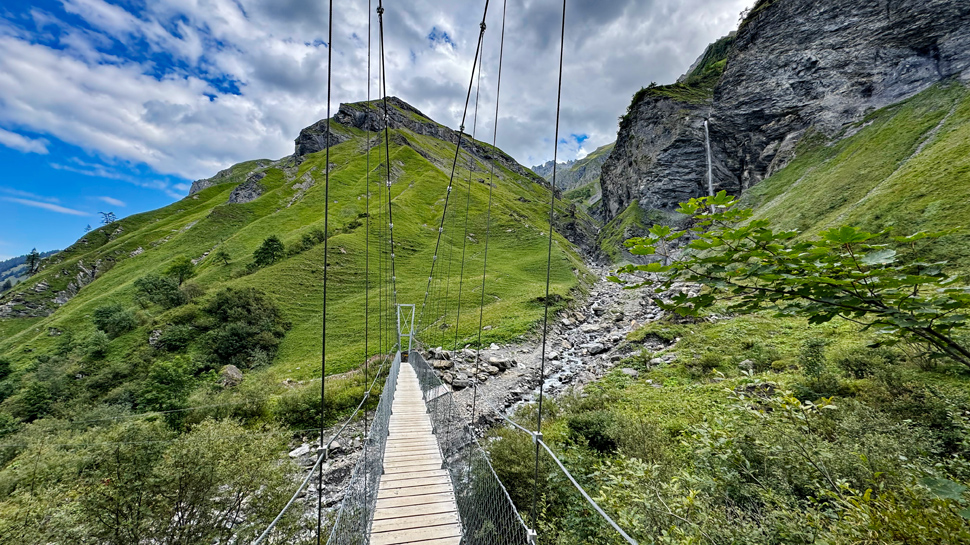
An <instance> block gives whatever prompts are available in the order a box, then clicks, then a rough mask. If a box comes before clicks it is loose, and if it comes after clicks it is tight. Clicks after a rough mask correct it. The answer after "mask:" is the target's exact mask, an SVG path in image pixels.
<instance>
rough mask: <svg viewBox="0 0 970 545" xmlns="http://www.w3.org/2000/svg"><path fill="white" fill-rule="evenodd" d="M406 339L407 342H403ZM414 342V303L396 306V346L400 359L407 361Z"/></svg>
mask: <svg viewBox="0 0 970 545" xmlns="http://www.w3.org/2000/svg"><path fill="white" fill-rule="evenodd" d="M405 341H407V344H405ZM413 342H414V305H398V306H397V346H398V349H399V350H400V351H401V361H408V354H410V353H411V348H412V347H413Z"/></svg>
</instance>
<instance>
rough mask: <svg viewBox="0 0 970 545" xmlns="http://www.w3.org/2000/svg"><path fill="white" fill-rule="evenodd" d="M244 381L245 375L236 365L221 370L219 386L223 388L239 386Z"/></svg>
mask: <svg viewBox="0 0 970 545" xmlns="http://www.w3.org/2000/svg"><path fill="white" fill-rule="evenodd" d="M242 380H243V373H242V371H240V370H239V368H238V367H236V366H235V365H226V366H224V367H223V368H222V369H220V370H219V385H220V386H222V387H223V388H232V387H233V386H238V385H239V384H240V383H241V382H242Z"/></svg>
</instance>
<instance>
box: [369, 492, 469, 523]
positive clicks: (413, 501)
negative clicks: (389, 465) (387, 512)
mask: <svg viewBox="0 0 970 545" xmlns="http://www.w3.org/2000/svg"><path fill="white" fill-rule="evenodd" d="M441 502H450V503H451V504H452V505H454V503H455V496H454V494H452V493H450V492H449V493H447V494H424V495H422V496H407V497H404V498H380V499H378V500H377V508H376V511H375V514H374V517H375V518H383V517H381V511H383V510H384V509H394V508H398V507H409V506H414V505H427V504H432V503H441Z"/></svg>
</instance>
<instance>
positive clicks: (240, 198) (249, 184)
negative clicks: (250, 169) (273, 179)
mask: <svg viewBox="0 0 970 545" xmlns="http://www.w3.org/2000/svg"><path fill="white" fill-rule="evenodd" d="M265 177H266V174H264V173H262V172H254V173H252V174H250V175H249V177H248V178H246V181H245V182H243V183H241V184H239V185H237V186H236V187H235V189H233V190H232V193H230V194H229V202H230V203H234V204H244V203H247V202H253V201H255V200H256V199H258V198H259V196H260V195H262V194H263V191H265V188H264V187H263V184H261V183H259V181H260V180H262V179H263V178H265Z"/></svg>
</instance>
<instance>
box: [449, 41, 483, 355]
mask: <svg viewBox="0 0 970 545" xmlns="http://www.w3.org/2000/svg"><path fill="white" fill-rule="evenodd" d="M481 50H482V51H481V56H482V58H481V59H479V64H478V84H477V85H476V86H475V115H473V116H472V138H471V141H472V142H474V141H475V133H476V132H477V131H478V100H479V98H480V97H481V93H482V64H483V63H484V62H485V61H484V57H485V36H482V47H481ZM474 166H475V155H474V154H472V153H471V152H469V153H468V190H467V191H466V192H465V234H464V236H463V237H462V239H461V267H460V268H459V270H458V303H457V305H456V308H455V348H454V350H455V351H456V352H457V351H458V326H459V325H460V324H461V293H462V288H463V287H464V284H465V250H466V249H467V248H468V212H469V210H470V209H471V203H472V174H473V173H474Z"/></svg>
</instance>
